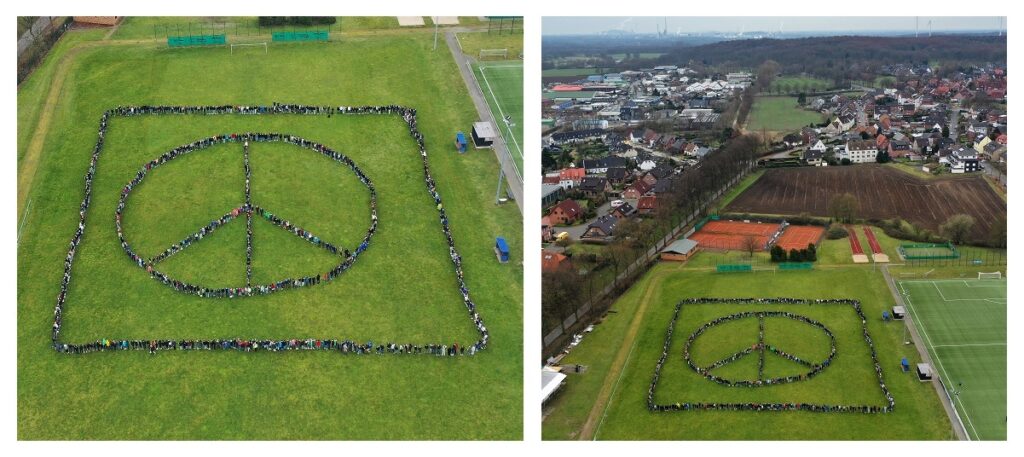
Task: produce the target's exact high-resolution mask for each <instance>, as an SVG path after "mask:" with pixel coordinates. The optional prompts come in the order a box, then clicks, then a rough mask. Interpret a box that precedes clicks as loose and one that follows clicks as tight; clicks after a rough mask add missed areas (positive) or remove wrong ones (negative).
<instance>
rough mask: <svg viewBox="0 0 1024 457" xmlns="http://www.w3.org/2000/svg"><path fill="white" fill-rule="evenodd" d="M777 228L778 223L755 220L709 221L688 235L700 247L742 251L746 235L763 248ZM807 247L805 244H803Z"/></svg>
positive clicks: (760, 248) (759, 247)
mask: <svg viewBox="0 0 1024 457" xmlns="http://www.w3.org/2000/svg"><path fill="white" fill-rule="evenodd" d="M778 230H779V224H763V223H762V224H759V223H757V222H739V221H709V222H708V223H707V224H704V227H701V229H700V230H699V231H697V233H694V234H693V235H690V239H691V240H694V241H696V242H697V243H698V244H699V245H700V247H701V248H702V249H721V250H728V251H743V250H745V248H744V245H745V244H746V240H747V238H748V237H750V236H753V237H754V241H755V242H756V243H757V246H758V249H759V250H764V245H765V244H766V243H767V242H768V237H769V236H771V235H772V234H774V233H775V232H776V231H778ZM804 247H807V245H804Z"/></svg>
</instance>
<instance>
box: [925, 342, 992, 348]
mask: <svg viewBox="0 0 1024 457" xmlns="http://www.w3.org/2000/svg"><path fill="white" fill-rule="evenodd" d="M976 346H977V347H986V346H1006V342H1002V343H998V342H992V343H963V344H936V345H934V346H932V347H933V348H963V347H976Z"/></svg>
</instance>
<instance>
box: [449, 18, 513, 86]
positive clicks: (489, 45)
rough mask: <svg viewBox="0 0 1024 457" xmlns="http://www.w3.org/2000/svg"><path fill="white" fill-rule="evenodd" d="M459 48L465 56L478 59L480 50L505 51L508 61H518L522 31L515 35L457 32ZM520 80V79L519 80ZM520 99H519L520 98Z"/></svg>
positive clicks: (494, 32)
mask: <svg viewBox="0 0 1024 457" xmlns="http://www.w3.org/2000/svg"><path fill="white" fill-rule="evenodd" d="M456 38H458V39H459V46H460V47H461V48H462V52H463V53H464V54H466V55H467V56H470V57H473V58H479V56H480V50H481V49H507V50H508V58H509V59H518V58H519V56H521V55H523V31H522V30H518V31H516V32H515V33H506V32H503V33H500V34H499V33H498V32H496V31H493V32H490V33H488V32H487V31H486V30H484V31H480V32H459V33H457V34H456ZM520 79H522V78H520ZM520 98H521V97H520Z"/></svg>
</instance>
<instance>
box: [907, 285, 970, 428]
mask: <svg viewBox="0 0 1024 457" xmlns="http://www.w3.org/2000/svg"><path fill="white" fill-rule="evenodd" d="M904 298H905V299H906V301H907V306H909V307H910V312H911V313H913V315H914V325H915V326H916V327H917V328H918V330H920V331H921V335H924V341H925V344H927V345H928V348H929V349H931V350H930V351H928V352H931V353H932V357H933V358H934V359H935V362H936V363H938V364H939V369H940V370H942V375H943V376H944V377H945V378H946V379H947V380H949V382H953V380H952V379H951V378H950V377H949V374H948V373H946V367H945V366H943V365H942V359H940V358H939V353H938V351H936V350H935V346H934V345H933V344H932V339H931V338H930V337H929V336H928V332H925V331H924V322H919V321H920V315H918V314H917V311H914V304H913V303H911V301H910V296H909V295H908V296H905V297H904ZM948 393H949V392H948V391H947V394H948ZM954 398H955V399H956V402H957V403H959V404H960V409H962V410H963V411H964V417H966V418H967V423H968V424H969V425H970V426H971V430H974V436H975V438H978V439H980V436H979V435H978V429H976V428H974V422H973V421H971V416H970V415H969V414H967V408H966V407H965V406H964V403H963V402H962V401H960V396H959V395H954Z"/></svg>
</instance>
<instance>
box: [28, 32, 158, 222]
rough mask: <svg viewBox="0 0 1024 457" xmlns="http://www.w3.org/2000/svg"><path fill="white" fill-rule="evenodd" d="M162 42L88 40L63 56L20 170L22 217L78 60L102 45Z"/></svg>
mask: <svg viewBox="0 0 1024 457" xmlns="http://www.w3.org/2000/svg"><path fill="white" fill-rule="evenodd" d="M156 41H158V40H111V41H84V42H82V43H79V44H77V45H75V46H74V47H72V48H71V49H68V51H67V53H65V54H64V55H63V56H61V58H60V61H59V62H58V63H57V69H56V70H55V71H54V72H53V80H52V81H50V91H49V92H48V93H47V95H46V100H45V101H44V102H43V109H42V111H40V113H39V118H38V120H37V121H36V125H35V131H34V132H33V133H32V138H30V139H29V143H28V147H27V148H26V149H25V156H24V157H22V159H21V164H20V165H19V168H18V217H19V218H20V217H21V216H22V214H23V213H22V212H23V211H24V209H25V202H26V201H27V199H28V195H29V193H30V191H31V190H32V182H33V181H34V180H35V177H36V174H37V173H38V171H39V170H38V168H39V161H40V158H41V157H42V154H43V146H44V145H45V143H46V136H47V134H49V133H50V123H51V122H52V121H53V116H54V112H55V111H56V109H57V105H58V104H59V103H60V100H61V94H62V93H63V91H64V81H65V80H66V79H67V76H68V72H69V71H70V70H71V66H72V65H73V64H74V61H75V57H76V56H78V54H79V53H80V52H82V51H83V50H86V49H91V48H96V47H100V46H130V45H138V44H147V43H154V42H156Z"/></svg>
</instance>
